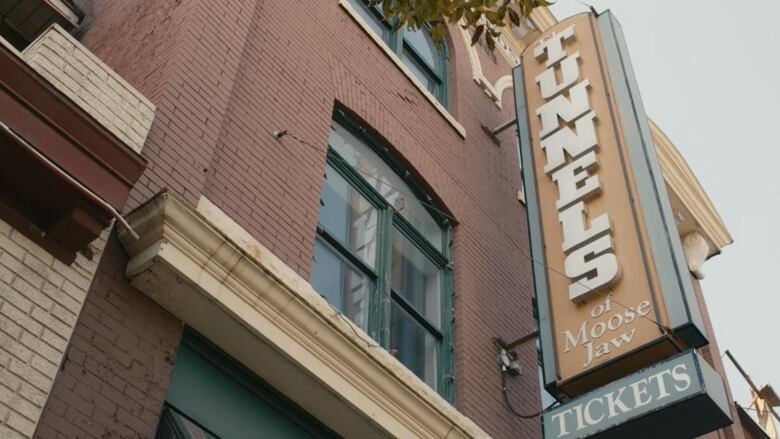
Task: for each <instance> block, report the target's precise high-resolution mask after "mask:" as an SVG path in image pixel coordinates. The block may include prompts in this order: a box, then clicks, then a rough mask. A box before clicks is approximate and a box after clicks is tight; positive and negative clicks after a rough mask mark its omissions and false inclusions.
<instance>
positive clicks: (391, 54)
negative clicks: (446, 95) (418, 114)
mask: <svg viewBox="0 0 780 439" xmlns="http://www.w3.org/2000/svg"><path fill="white" fill-rule="evenodd" d="M338 1H339V6H341V7H342V8H344V10H345V11H347V12H348V13H349V15H350V17H352V19H353V20H355V22H356V23H357V24H358V25H360V27H361V28H363V30H364V31H365V32H366V34H368V36H369V37H371V39H372V40H374V42H375V43H376V44H377V46H379V48H380V49H382V51H383V52H385V55H387V57H388V58H390V59H391V60H392V61H393V63H395V65H396V67H398V69H400V70H401V72H402V73H403V74H404V75H406V77H407V78H408V79H409V80H410V81H411V82H412V84H414V86H415V87H417V89H418V90H420V93H422V94H423V96H425V98H426V99H428V101H429V102H430V103H431V104H432V105H433V106H434V108H436V110H438V111H439V113H440V114H441V115H442V116H443V117H444V119H446V120H447V122H449V124H450V125H452V127H453V128H455V131H457V132H458V134H460V136H461V137H462V138H464V139H465V138H466V129H465V128H463V125H461V124H460V122H458V121H457V120H456V119H455V117H454V116H453V115H452V113H450V112H449V110H447V109H446V108H444V106H443V105H442V104H441V102H439V100H438V99H436V96H434V95H433V94H431V92H429V91H428V89H427V88H425V86H424V85H422V83H421V82H420V81H419V80H418V79H417V77H415V76H414V73H412V72H411V71H410V70H409V69H408V68H407V67H406V66H405V65H404V63H403V61H401V58H399V57H398V55H396V54H395V52H393V51H392V50H390V48H389V47H387V44H385V42H384V41H383V40H382V38H381V37H380V36H379V35H377V34H376V33H374V31H373V30H371V27H370V26H369V25H368V24H367V23H366V22H365V21H364V20H363V17H361V16H360V14H358V13H357V11H355V9H353V8H352V5H350V4H349V1H348V0H338Z"/></svg>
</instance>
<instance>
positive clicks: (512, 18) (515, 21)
mask: <svg viewBox="0 0 780 439" xmlns="http://www.w3.org/2000/svg"><path fill="white" fill-rule="evenodd" d="M508 12H509V21H511V22H512V24H514V25H515V26H520V16H519V15H517V12H515V10H514V9H509V11H508Z"/></svg>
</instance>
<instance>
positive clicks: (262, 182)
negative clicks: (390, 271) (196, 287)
mask: <svg viewBox="0 0 780 439" xmlns="http://www.w3.org/2000/svg"><path fill="white" fill-rule="evenodd" d="M93 2H94V3H93ZM82 3H83V4H84V5H85V6H86V7H85V9H87V10H88V11H91V13H93V14H94V19H93V20H92V23H91V25H90V27H89V29H88V30H87V31H86V32H85V34H84V38H83V41H84V43H85V44H86V45H87V46H88V47H90V48H91V49H92V50H93V51H94V52H95V53H96V54H97V55H98V56H99V57H101V58H102V59H103V60H104V61H106V62H107V63H108V64H109V65H110V66H112V67H113V68H114V69H116V70H117V71H118V72H119V73H120V74H121V75H123V76H124V77H125V78H126V79H127V80H128V81H129V82H130V83H131V84H133V85H134V86H136V87H137V88H138V89H139V90H141V91H142V92H143V93H145V94H146V95H147V96H149V97H150V98H151V99H152V101H153V102H154V103H155V104H156V105H157V106H158V110H157V116H156V119H155V123H154V125H153V127H152V131H151V133H150V136H149V139H148V140H147V143H146V145H145V149H144V156H145V157H146V158H147V159H148V160H149V168H148V169H147V171H146V172H145V174H144V176H143V177H142V179H141V181H140V182H139V184H138V185H137V187H136V188H135V190H134V191H133V194H132V195H131V198H132V200H131V201H130V203H129V204H130V205H129V206H128V207H133V206H136V205H138V204H140V203H142V202H143V201H145V200H147V199H148V198H149V197H151V196H152V194H154V193H155V192H157V191H159V190H160V189H162V188H169V189H170V190H173V191H175V192H177V193H179V194H181V195H183V196H184V197H185V199H186V200H187V201H189V202H190V203H192V204H193V205H194V204H195V203H196V202H197V200H198V198H199V197H200V195H201V194H204V195H206V196H207V197H208V198H209V199H211V200H212V201H213V202H214V203H215V204H216V205H217V206H219V207H220V208H221V209H223V210H224V211H226V212H227V213H228V214H229V215H231V216H233V217H234V219H235V220H236V221H237V222H238V223H239V224H241V225H242V226H244V227H245V228H246V229H247V230H249V231H250V232H251V233H252V234H253V235H254V236H255V237H256V238H257V239H258V240H259V241H260V242H261V243H263V244H264V245H265V246H267V247H268V248H270V249H271V250H272V251H273V252H274V253H275V254H276V255H277V256H279V257H280V258H281V259H282V260H284V261H285V262H286V263H287V264H288V265H290V266H291V267H293V268H294V269H295V270H297V271H298V272H299V273H300V274H301V275H303V276H304V277H308V276H309V271H310V268H311V256H312V246H313V238H314V233H315V226H316V218H317V211H318V209H319V196H320V191H321V186H322V178H323V167H324V158H325V151H326V146H327V136H328V130H329V126H330V120H331V114H332V111H333V108H334V105H336V103H338V105H342V106H344V107H345V108H347V109H349V110H350V111H351V112H354V113H355V114H356V115H357V116H358V117H359V118H360V119H362V120H364V121H365V122H366V124H367V125H370V126H371V127H373V128H374V129H375V130H376V131H377V132H378V133H379V134H381V135H382V136H383V137H384V138H385V139H386V140H387V142H388V144H389V145H390V146H391V147H392V148H393V149H394V150H396V151H397V152H398V153H399V154H400V155H401V156H402V157H403V159H404V160H406V161H407V162H408V163H409V164H410V165H411V167H412V168H413V170H414V171H416V172H417V173H419V175H421V176H422V178H423V180H424V184H425V185H426V186H428V187H430V188H431V189H432V192H433V193H434V194H435V195H436V197H437V198H439V199H441V200H442V203H443V204H444V206H445V207H446V208H448V209H449V210H450V211H451V212H453V214H454V216H455V217H456V218H457V220H458V222H459V224H458V225H457V227H456V228H455V233H454V256H453V258H454V263H455V292H456V294H457V295H456V297H455V316H456V323H455V344H456V355H455V366H456V393H457V403H456V405H457V406H458V408H459V409H460V410H461V411H462V412H463V413H465V414H466V415H468V416H469V417H471V418H472V419H473V420H475V421H476V422H477V423H478V424H479V425H480V426H482V427H483V428H484V429H485V430H486V431H488V432H489V433H490V434H492V435H494V436H496V437H507V438H508V437H518V436H521V437H539V436H540V430H539V425H538V421H537V420H530V421H523V420H519V419H517V418H514V417H513V416H512V415H511V414H510V413H509V412H508V411H507V410H506V408H505V407H504V406H503V402H502V400H501V384H500V375H499V373H498V370H497V366H496V364H495V354H496V352H495V348H494V347H493V345H492V343H491V338H492V337H495V336H500V337H502V338H504V339H506V340H514V339H516V338H518V337H520V336H523V335H525V334H527V333H528V332H530V331H532V330H533V326H534V325H533V321H532V313H531V294H532V287H531V272H530V264H529V262H528V260H527V259H526V256H525V249H526V248H527V247H528V244H527V232H526V226H525V217H524V209H523V207H522V205H521V204H520V203H519V202H518V201H517V198H516V196H517V190H518V188H519V187H520V180H519V173H518V169H517V151H516V143H515V140H514V134H513V133H512V130H507V131H506V132H505V133H504V134H503V135H502V136H501V140H502V144H501V146H497V145H496V144H495V143H493V142H492V141H491V140H490V139H489V138H488V136H487V135H486V134H485V133H484V132H483V131H482V129H481V124H483V125H485V126H488V127H495V126H497V125H499V124H501V123H503V122H506V121H508V120H510V119H512V118H513V116H514V115H513V103H512V99H511V96H510V94H511V92H510V91H507V92H506V93H505V95H504V106H503V110H500V111H499V110H498V109H497V108H496V106H495V105H494V104H493V103H492V102H491V101H490V100H489V99H488V98H487V97H486V96H485V94H484V93H483V91H482V90H481V89H480V88H479V87H478V86H477V85H476V84H475V83H474V81H473V80H472V76H471V70H470V66H469V61H468V57H467V54H466V48H465V46H464V43H463V39H462V37H461V36H460V35H459V34H457V33H456V32H457V29H453V35H452V38H450V40H449V41H448V44H449V53H450V90H449V91H450V99H451V112H452V114H453V115H454V116H455V118H456V119H457V120H458V121H459V122H460V123H461V124H462V125H463V126H464V127H465V129H466V139H465V140H464V139H462V138H461V137H460V135H459V134H458V133H457V132H456V130H455V129H454V128H453V127H452V126H450V124H449V123H448V122H447V121H446V120H445V119H444V118H443V117H442V115H441V114H439V113H438V112H437V111H436V110H435V108H434V107H433V106H432V105H431V103H430V102H428V101H427V100H426V98H425V97H424V96H423V95H422V94H421V93H420V91H419V90H418V89H417V88H415V87H414V86H413V84H412V83H411V82H410V81H409V80H408V79H407V78H406V77H405V76H404V75H403V74H402V73H401V71H400V70H399V69H398V68H397V67H396V66H395V65H394V64H393V63H392V61H391V60H390V59H389V58H388V57H387V56H386V55H385V54H384V53H383V52H382V51H381V50H380V49H379V48H378V47H377V46H376V44H375V43H374V42H373V40H371V39H370V38H369V37H368V36H367V35H366V34H365V32H364V31H363V30H362V29H361V28H359V27H358V25H357V24H356V23H355V22H354V21H353V20H352V18H351V17H350V16H349V15H348V14H347V13H346V11H345V10H344V9H342V8H341V7H340V6H338V5H337V4H336V2H335V1H329V2H324V1H323V2H277V1H263V0H241V1H216V0H213V1H205V0H165V1H163V0H133V1H126V0H103V1H95V0H86V1H82ZM480 50H481V49H480ZM497 61H498V64H497V65H496V66H491V67H490V69H491V70H490V73H491V75H492V74H494V73H495V72H498V71H499V70H501V69H503V70H504V71H505V73H506V74H508V73H509V67H508V65H507V64H506V63H505V61H504V59H503V58H502V57H501V56H500V55H499V56H497ZM284 129H286V130H288V131H289V132H291V133H293V134H295V135H296V136H298V137H300V138H302V139H305V141H306V142H307V143H310V144H311V146H309V145H305V144H302V143H300V142H298V141H296V140H294V139H293V138H292V137H290V136H288V137H285V138H283V139H282V140H281V141H276V140H274V139H273V138H272V137H271V132H272V131H274V130H284ZM105 258H106V260H104V261H103V263H102V264H101V271H100V273H99V275H98V277H97V280H96V281H95V286H94V287H93V291H92V292H91V293H90V298H89V299H88V303H87V308H86V309H85V312H84V314H83V316H82V318H81V321H80V323H79V326H78V327H77V329H76V335H75V336H74V342H73V345H74V346H76V347H78V346H81V347H80V348H79V351H78V352H79V353H81V354H83V357H82V361H83V365H81V364H80V365H79V367H78V368H76V367H75V366H72V365H71V364H70V363H67V364H66V366H65V368H64V369H63V371H62V372H61V374H60V376H59V377H58V379H57V383H56V385H55V390H54V392H53V393H52V395H53V396H52V398H51V400H50V403H49V405H48V406H47V410H46V414H45V417H44V421H45V422H43V424H42V425H41V427H40V430H39V434H40V435H41V436H42V437H44V436H45V437H51V435H52V434H53V431H54V430H56V429H57V428H59V429H61V430H62V431H63V435H64V436H66V437H72V436H68V434H67V433H65V429H66V428H68V425H70V427H72V428H80V429H81V430H82V431H83V432H84V433H85V437H92V436H99V435H100V434H103V433H109V434H110V433H112V432H114V431H120V430H119V429H118V427H116V426H113V425H119V424H112V423H111V422H95V423H94V424H91V429H87V426H86V425H88V424H85V423H86V422H87V421H86V420H85V418H88V417H89V416H90V415H92V414H94V413H95V412H94V411H95V410H101V407H102V406H103V405H104V404H105V405H106V406H110V405H109V403H112V404H115V405H116V407H118V409H117V410H119V408H121V410H120V412H122V413H131V414H134V416H133V417H134V418H135V419H137V422H136V423H130V422H124V421H121V425H122V426H123V428H125V427H126V430H121V431H126V432H130V431H133V432H135V433H137V434H139V435H140V436H142V437H149V434H150V432H151V431H153V429H152V427H153V425H154V424H155V423H156V418H155V415H156V413H157V411H158V410H159V404H160V402H161V401H162V399H161V398H162V397H163V396H164V387H165V380H166V379H167V371H168V369H169V366H167V363H166V361H167V359H168V358H170V355H172V354H171V353H170V352H169V348H171V347H172V346H175V345H176V343H177V340H178V336H179V332H178V331H180V329H176V330H174V329H173V327H174V326H175V325H174V324H173V323H172V322H173V320H172V319H171V318H170V316H169V315H167V314H166V313H165V312H164V311H162V310H160V309H159V308H158V307H156V305H154V304H153V303H150V302H149V301H148V300H146V299H145V298H144V297H143V296H142V294H141V293H139V292H137V291H135V290H133V289H132V288H131V287H129V286H127V285H126V283H125V281H124V280H123V279H122V278H121V270H122V262H123V261H122V257H121V249H119V248H117V246H116V244H115V243H113V244H112V247H111V249H110V251H107V255H106V257H105ZM109 273H110V274H111V276H109ZM107 291H111V292H112V293H111V294H110V295H109V297H113V295H116V296H117V297H121V298H122V299H123V300H125V301H127V302H128V303H131V302H132V303H134V304H136V306H128V307H122V308H120V309H116V308H110V307H108V306H106V307H105V308H102V307H101V306H100V305H99V304H100V303H103V302H104V300H103V297H104V296H105V295H106V294H109V293H107ZM114 292H116V293H114ZM96 302H97V303H96ZM109 304H110V302H109ZM97 310H100V312H97ZM147 314H150V315H158V316H160V317H159V320H160V322H159V325H158V326H160V327H159V328H158V327H155V326H150V327H149V329H148V331H150V332H149V333H146V336H147V337H150V338H151V339H155V337H156V339H157V340H158V343H157V344H154V343H153V342H151V341H149V340H147V343H148V344H145V345H144V346H145V348H146V349H148V350H149V352H145V354H146V355H148V356H147V357H146V358H145V361H143V362H142V361H139V362H137V363H133V364H134V365H135V366H134V367H135V369H133V367H130V368H129V369H128V367H127V366H126V365H125V363H123V361H124V362H126V358H127V354H126V353H125V351H123V350H121V349H113V348H112V349H111V350H110V352H103V351H101V350H100V349H99V348H97V347H96V348H94V349H91V348H89V345H90V344H92V343H94V342H92V341H91V340H92V337H94V334H95V331H96V330H95V328H94V327H93V326H90V325H94V323H95V322H100V321H101V320H99V319H100V318H101V316H102V315H105V317H102V318H105V319H114V320H116V321H117V324H116V325H114V326H108V325H105V326H106V327H105V328H101V330H100V331H98V332H99V333H100V334H103V336H104V337H111V338H112V339H113V338H116V339H117V340H119V334H122V333H128V332H130V333H133V328H136V326H137V324H136V321H139V322H140V321H143V319H145V318H148V317H147ZM163 316H165V317H163ZM128 342H129V341H128ZM97 343H100V341H98V342H97ZM129 343H131V344H132V343H133V342H129ZM123 346H124V345H123ZM126 349H130V348H129V347H127V348H126ZM522 354H523V355H522V363H523V364H522V365H523V369H524V371H525V374H524V375H523V376H521V377H518V378H512V379H510V392H511V394H512V396H513V399H514V400H515V405H516V407H517V408H518V409H519V410H522V411H524V412H534V411H537V410H538V408H539V407H538V405H539V403H538V395H539V392H538V384H537V375H536V368H537V366H536V353H535V348H534V347H533V345H529V346H527V347H526V348H525V349H524V350H523V351H522ZM76 355H78V354H76ZM106 362H109V363H111V364H112V365H113V366H112V367H115V368H116V369H117V371H113V369H112V370H110V376H111V377H110V379H109V378H106V379H107V380H109V381H107V382H111V383H114V384H116V386H117V387H119V388H121V389H125V388H127V386H129V385H130V383H131V382H132V381H133V373H141V374H142V375H144V374H149V375H150V376H153V377H154V383H155V384H154V389H153V390H154V391H153V392H151V393H150V396H149V397H148V399H147V400H145V401H142V402H139V405H141V406H142V407H141V408H138V407H135V410H136V411H131V410H130V409H128V408H124V406H123V405H122V404H123V401H115V400H119V399H123V397H122V396H121V395H119V394H117V393H104V387H103V382H102V381H101V384H100V385H91V381H85V382H83V383H82V382H81V381H75V380H76V378H77V377H76V376H74V375H78V374H80V373H82V370H83V371H84V372H83V373H86V374H87V376H95V375H101V374H105V373H109V372H106V370H107V369H106V368H105V367H104V366H101V365H105V364H107V363H106ZM145 368H146V369H147V370H144V369H145ZM126 369H128V370H126ZM130 372H132V373H130ZM74 381H75V382H74ZM105 389H110V388H109V387H105ZM120 391H122V390H120ZM70 400H75V401H77V402H79V404H80V405H73V404H70V403H69V402H68V401H70ZM126 400H127V401H133V400H131V399H126ZM63 402H64V403H63ZM70 405H73V406H75V407H82V409H81V411H79V410H77V409H76V408H72V409H70V408H66V406H70ZM68 410H70V411H68ZM90 410H93V411H90ZM71 412H72V413H73V414H72V415H71ZM80 416H81V417H82V418H80ZM101 419H104V420H105V419H106V417H105V416H103V417H102V418H101ZM109 421H110V420H109ZM118 422H119V421H118ZM130 424H132V425H130ZM86 433H88V434H86Z"/></svg>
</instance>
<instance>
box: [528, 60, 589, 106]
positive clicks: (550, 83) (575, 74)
mask: <svg viewBox="0 0 780 439" xmlns="http://www.w3.org/2000/svg"><path fill="white" fill-rule="evenodd" d="M579 59H580V53H579V52H574V53H572V54H571V55H569V56H567V57H566V58H564V59H563V61H561V82H560V83H558V81H557V79H556V78H555V67H550V68H549V69H547V70H545V71H543V72H542V73H540V74H538V75H536V82H537V83H538V84H539V88H540V89H541V91H542V97H543V98H545V99H550V98H551V97H553V96H555V95H557V94H558V93H560V92H562V91H564V90H566V89H567V88H569V86H571V85H572V84H574V83H575V82H577V80H578V79H580V69H579V66H578V65H577V62H578V60H579Z"/></svg>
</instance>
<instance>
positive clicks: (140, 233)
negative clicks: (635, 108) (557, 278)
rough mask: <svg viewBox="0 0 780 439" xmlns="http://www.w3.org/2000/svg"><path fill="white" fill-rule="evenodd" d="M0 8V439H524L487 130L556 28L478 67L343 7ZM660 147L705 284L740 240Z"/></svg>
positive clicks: (659, 144) (519, 253)
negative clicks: (533, 49) (507, 359)
mask: <svg viewBox="0 0 780 439" xmlns="http://www.w3.org/2000/svg"><path fill="white" fill-rule="evenodd" d="M6 3H7V4H4V5H2V6H0V14H2V26H0V31H2V36H3V39H2V40H0V41H2V42H3V44H2V46H0V49H2V54H3V60H2V65H0V67H1V68H2V72H0V86H2V92H3V93H4V94H3V95H2V96H0V97H2V98H3V99H4V100H3V102H2V105H0V117H1V118H2V119H0V122H2V126H0V128H3V132H2V138H0V171H2V172H1V173H0V189H2V197H1V198H0V218H2V222H0V288H2V292H3V294H2V297H0V330H1V331H0V336H1V337H2V338H1V339H0V347H1V348H2V349H0V377H1V378H0V384H2V386H0V421H1V422H0V436H2V437H8V438H28V437H40V438H87V437H90V438H91V437H95V438H97V437H104V438H107V437H117V438H119V437H124V438H129V437H138V438H147V437H148V438H152V437H157V438H180V437H193V438H199V437H209V438H210V437H220V438H234V437H235V438H239V437H309V436H314V437H320V436H323V437H331V436H333V437H361V438H362V437H403V438H406V437H436V438H444V437H447V438H456V437H497V438H510V437H529V438H533V437H540V436H541V429H540V425H539V418H538V417H534V416H533V415H534V414H536V413H538V412H539V411H540V410H541V408H542V407H541V401H540V393H541V392H540V388H539V382H538V376H537V369H538V359H537V350H536V347H535V346H534V343H533V342H529V343H525V344H520V345H519V346H517V347H515V348H514V349H512V352H510V355H511V356H512V358H513V359H515V360H516V363H515V365H514V366H513V367H514V368H515V369H514V370H516V371H518V372H519V375H518V376H510V375H509V374H508V372H502V371H501V369H500V367H499V365H498V364H497V361H496V356H497V354H498V353H499V348H498V347H497V346H496V343H495V342H494V340H496V339H499V340H504V341H507V342H510V341H513V340H517V339H520V338H523V337H525V336H528V335H530V334H533V332H534V331H535V322H534V311H533V285H532V281H531V267H532V262H531V260H530V257H529V253H528V236H527V234H528V232H527V228H526V219H525V208H524V204H523V200H524V197H523V191H522V184H521V178H520V176H521V171H520V164H519V159H518V151H517V136H516V134H515V133H514V131H513V130H512V129H505V128H506V126H508V125H507V123H508V122H512V121H513V119H514V117H515V115H514V105H513V101H512V99H513V98H512V93H511V87H512V80H511V75H510V72H511V68H512V67H513V66H514V65H515V64H516V63H517V62H518V59H519V54H520V52H521V51H522V50H523V49H524V48H525V47H526V46H527V45H528V44H529V43H530V42H531V41H533V40H534V39H535V37H536V36H538V35H539V33H540V32H542V31H544V30H545V29H547V28H548V27H549V26H551V25H552V24H553V23H554V18H553V17H552V15H551V14H550V13H549V11H547V10H544V9H541V10H537V11H535V12H534V13H533V14H532V15H531V17H530V19H529V20H527V21H525V22H524V23H523V24H522V26H520V27H518V28H515V29H514V30H511V31H510V30H505V31H504V33H503V35H502V38H501V39H500V40H499V44H498V47H497V48H496V50H495V52H491V51H489V50H487V49H485V48H483V47H481V46H480V45H474V46H473V45H471V43H470V40H471V37H470V35H469V34H468V32H467V31H464V30H463V29H461V28H460V26H457V25H453V26H450V27H449V32H448V33H447V35H446V37H445V41H444V45H443V47H436V46H435V45H433V44H432V42H431V40H430V37H428V36H427V35H426V33H425V32H422V31H411V30H408V29H401V30H399V31H394V30H393V28H392V26H390V25H388V24H387V23H386V21H384V20H383V18H382V16H381V12H380V10H378V9H373V8H370V7H368V6H367V5H366V4H365V3H363V2H362V1H360V0H339V1H332V2H315V3H314V4H310V3H304V2H272V1H265V0H238V1H232V2H212V1H203V0H170V1H168V0H166V1H152V0H136V1H130V2H128V1H120V0H109V1H93V0H77V1H76V2H75V4H74V3H72V2H70V1H64V0H35V1H32V0H31V1H29V2H28V1H24V2H6ZM652 127H653V138H654V140H655V142H656V148H657V150H658V152H659V157H660V159H661V162H662V166H663V169H664V175H665V179H666V183H667V186H668V188H669V192H670V194H671V197H672V200H671V201H672V205H673V207H674V209H675V214H676V215H677V220H678V228H679V232H680V236H681V238H682V239H683V242H684V244H685V248H686V256H687V257H688V262H689V267H690V269H691V273H692V276H694V277H701V276H702V273H703V270H702V264H703V262H704V260H706V258H708V257H710V256H713V255H715V254H717V253H718V252H719V251H720V249H721V248H722V247H724V246H726V245H727V244H729V243H730V241H731V238H730V236H729V235H728V232H727V230H726V229H725V227H724V226H723V223H722V221H721V220H720V218H719V217H718V214H717V211H716V210H715V208H714V207H713V205H712V203H711V202H710V201H709V199H708V198H707V196H706V194H705V193H704V192H703V190H702V189H701V187H700V185H699V184H698V182H697V181H696V178H695V176H694V175H693V173H692V172H691V171H690V169H689V168H688V166H687V164H686V163H685V161H684V159H683V158H682V156H681V155H680V154H679V152H678V151H677V149H676V148H675V147H674V145H673V144H672V143H671V142H670V141H669V139H668V138H666V136H665V135H664V134H663V133H662V132H661V130H660V129H658V127H656V126H655V125H653V126H652ZM502 128H504V129H502ZM120 212H121V214H122V216H120V215H119V213H120ZM697 285H698V283H697ZM698 292H699V299H700V300H701V304H702V307H703V308H704V306H703V305H704V298H703V296H702V295H701V290H700V289H698ZM704 309H706V308H704ZM705 321H706V324H707V326H708V328H707V329H708V330H709V333H710V337H711V341H712V343H711V344H710V346H709V347H707V348H704V349H703V350H702V351H703V352H702V355H703V356H704V357H705V358H706V359H707V360H708V361H709V362H710V363H711V364H712V365H713V366H714V367H715V369H716V370H718V371H719V372H720V373H721V374H722V373H723V372H722V371H723V368H722V363H721V362H720V354H719V351H718V347H717V344H716V343H715V340H714V339H713V338H712V335H711V334H712V327H711V323H710V322H709V319H708V318H706V316H705ZM504 374H506V376H504ZM504 382H505V383H506V384H504ZM504 388H505V393H504V390H502V389H504ZM505 395H506V397H507V399H508V402H509V404H511V409H512V410H514V411H515V412H518V413H519V414H525V415H529V416H528V418H527V419H526V418H523V417H520V416H516V414H517V413H515V414H513V413H512V410H510V408H508V407H507V402H506V401H505V398H504V397H505ZM736 418H737V417H736V416H735V422H738V420H736ZM738 431H740V430H739V429H738V428H732V427H729V428H726V429H724V430H723V431H722V432H717V433H713V434H714V435H715V436H713V437H722V435H724V434H725V436H726V437H741V435H740V434H739V433H738ZM259 432H260V433H259Z"/></svg>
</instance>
